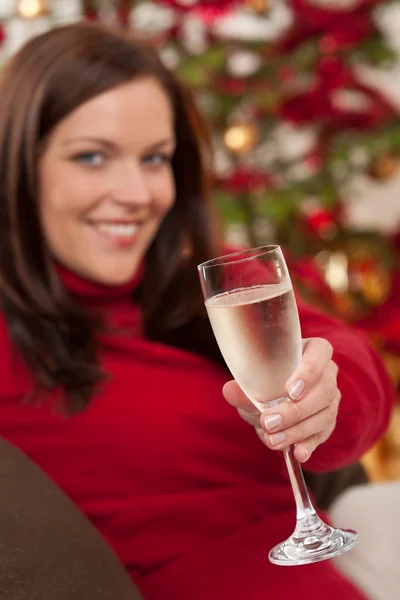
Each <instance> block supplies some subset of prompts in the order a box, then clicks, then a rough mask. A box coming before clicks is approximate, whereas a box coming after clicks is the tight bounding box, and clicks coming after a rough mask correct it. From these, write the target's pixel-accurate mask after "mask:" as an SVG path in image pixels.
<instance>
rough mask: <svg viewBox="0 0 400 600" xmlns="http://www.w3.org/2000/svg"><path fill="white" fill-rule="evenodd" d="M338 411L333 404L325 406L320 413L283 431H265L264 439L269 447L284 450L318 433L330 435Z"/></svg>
mask: <svg viewBox="0 0 400 600" xmlns="http://www.w3.org/2000/svg"><path fill="white" fill-rule="evenodd" d="M335 423H336V411H334V410H333V408H332V406H329V407H328V408H324V410H321V411H320V412H319V413H317V414H315V415H313V416H312V417H309V418H308V419H305V420H304V421H301V422H300V423H297V424H296V425H293V427H288V428H287V429H284V430H281V431H274V432H273V433H265V435H264V440H265V443H266V445H267V446H268V448H271V449H272V450H283V449H284V448H286V447H287V446H293V445H295V444H300V443H302V442H304V440H307V439H308V438H311V437H312V436H315V435H317V434H323V433H324V432H325V433H326V435H327V436H328V435H330V434H331V433H332V431H333V429H334V427H335Z"/></svg>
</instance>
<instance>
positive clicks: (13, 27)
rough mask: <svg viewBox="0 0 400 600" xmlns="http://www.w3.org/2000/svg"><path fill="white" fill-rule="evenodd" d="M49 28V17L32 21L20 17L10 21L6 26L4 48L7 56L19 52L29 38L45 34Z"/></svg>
mask: <svg viewBox="0 0 400 600" xmlns="http://www.w3.org/2000/svg"><path fill="white" fill-rule="evenodd" d="M49 28H50V23H49V19H48V18H47V17H40V18H37V19H33V20H32V21H30V20H29V21H28V20H27V19H22V18H20V17H16V18H14V19H10V20H9V21H7V22H6V24H5V32H6V34H5V40H4V46H5V51H6V54H7V55H8V56H9V55H10V54H13V53H14V52H17V50H19V49H20V48H21V46H23V45H24V44H25V42H26V41H27V40H28V39H29V38H31V37H33V36H35V35H38V34H40V33H43V32H44V31H47V30H48V29H49Z"/></svg>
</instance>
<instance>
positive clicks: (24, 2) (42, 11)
mask: <svg viewBox="0 0 400 600" xmlns="http://www.w3.org/2000/svg"><path fill="white" fill-rule="evenodd" d="M49 12H50V8H49V4H48V2H47V0H19V2H18V14H19V15H20V16H21V17H22V18H24V19H36V18H37V17H41V16H43V15H46V14H48V13H49Z"/></svg>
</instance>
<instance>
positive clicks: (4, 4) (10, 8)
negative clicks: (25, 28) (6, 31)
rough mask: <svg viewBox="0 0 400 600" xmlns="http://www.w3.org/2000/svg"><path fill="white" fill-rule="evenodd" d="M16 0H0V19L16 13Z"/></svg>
mask: <svg viewBox="0 0 400 600" xmlns="http://www.w3.org/2000/svg"><path fill="white" fill-rule="evenodd" d="M17 10H18V0H0V19H5V18H7V17H10V16H11V15H15V14H17Z"/></svg>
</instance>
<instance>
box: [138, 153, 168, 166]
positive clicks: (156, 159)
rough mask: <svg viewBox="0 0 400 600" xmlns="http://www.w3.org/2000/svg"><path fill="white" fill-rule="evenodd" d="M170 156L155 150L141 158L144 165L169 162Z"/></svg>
mask: <svg viewBox="0 0 400 600" xmlns="http://www.w3.org/2000/svg"><path fill="white" fill-rule="evenodd" d="M171 160H172V157H171V156H170V155H168V154H162V153H160V152H155V153H154V154H149V155H148V156H145V157H144V158H143V159H142V162H143V163H144V164H145V165H151V166H158V165H164V164H170V163H171Z"/></svg>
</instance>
